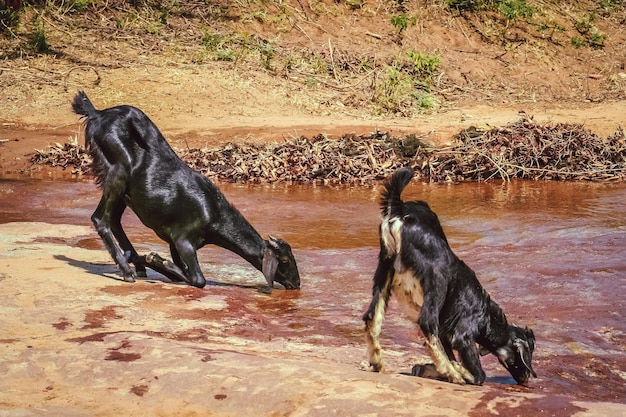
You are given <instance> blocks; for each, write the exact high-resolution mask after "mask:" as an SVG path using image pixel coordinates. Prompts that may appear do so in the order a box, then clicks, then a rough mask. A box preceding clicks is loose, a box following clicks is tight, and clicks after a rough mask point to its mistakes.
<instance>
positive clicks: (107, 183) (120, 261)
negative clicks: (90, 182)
mask: <svg viewBox="0 0 626 417" xmlns="http://www.w3.org/2000/svg"><path fill="white" fill-rule="evenodd" d="M118 172H119V169H116V166H110V167H109V173H108V174H107V178H105V179H104V181H103V182H102V197H101V198H100V202H99V203H98V207H97V208H96V211H94V212H93V214H92V215H91V221H92V222H93V225H94V227H95V228H96V231H97V232H98V235H100V238H101V239H102V241H103V242H104V245H105V246H106V248H107V250H108V251H109V253H110V254H111V257H112V258H113V260H114V261H115V263H116V264H117V265H118V266H119V268H120V269H121V271H122V276H123V277H124V281H127V282H135V278H136V275H135V272H134V271H133V270H132V269H131V267H130V265H129V263H128V262H129V260H130V258H131V257H132V252H134V249H132V251H131V249H130V248H132V245H131V244H130V242H129V241H128V238H127V237H126V234H125V233H124V232H123V231H122V226H121V223H120V219H121V217H122V213H123V212H124V209H125V208H126V203H125V202H124V193H125V184H126V181H125V180H124V176H123V175H119V174H118ZM116 235H117V236H120V237H121V236H122V235H123V239H122V242H119V241H116V238H117V236H116ZM120 244H123V245H124V246H125V247H124V251H126V252H127V253H124V251H123V250H122V248H120ZM126 245H128V246H126ZM135 254H136V252H135ZM144 270H145V269H144Z"/></svg>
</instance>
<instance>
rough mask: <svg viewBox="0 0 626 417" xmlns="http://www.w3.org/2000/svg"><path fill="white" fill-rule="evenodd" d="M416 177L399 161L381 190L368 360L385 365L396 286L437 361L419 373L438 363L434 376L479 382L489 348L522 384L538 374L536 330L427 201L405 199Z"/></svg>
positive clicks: (418, 370)
mask: <svg viewBox="0 0 626 417" xmlns="http://www.w3.org/2000/svg"><path fill="white" fill-rule="evenodd" d="M412 177H413V170H412V169H410V168H401V169H399V170H398V171H396V172H395V173H394V174H393V175H392V176H391V178H390V179H389V180H388V181H387V183H386V184H385V190H384V191H383V193H382V196H381V201H380V205H381V209H382V222H381V225H380V229H379V235H380V255H379V259H378V267H377V269H376V273H375V275H374V286H373V298H372V301H371V303H370V305H369V308H368V310H367V312H366V313H365V314H364V316H363V320H364V321H365V331H366V338H367V344H368V350H369V361H370V365H371V366H372V367H373V369H374V370H375V371H381V370H382V369H383V360H382V355H381V346H380V343H379V341H378V338H379V335H380V331H381V328H382V323H383V319H384V315H385V310H386V308H387V303H388V301H389V298H390V296H391V294H392V293H393V294H394V295H395V297H396V298H397V299H398V301H399V302H400V304H401V305H402V306H403V308H404V310H405V312H406V313H407V315H408V316H409V318H410V319H411V320H412V321H414V322H416V323H417V324H418V325H419V327H420V328H421V330H422V332H423V333H424V336H425V338H426V346H427V349H428V351H429V354H430V356H431V358H432V360H433V362H434V363H433V364H432V365H426V366H424V367H420V366H417V365H416V367H414V369H413V373H414V374H417V375H418V376H424V375H423V371H424V370H426V371H427V373H429V372H430V371H432V367H433V366H434V368H435V369H436V372H435V375H431V376H432V377H437V378H440V379H445V380H447V381H449V382H454V383H457V384H465V383H469V384H476V385H482V383H483V382H484V381H485V372H484V371H483V369H482V367H481V364H480V355H479V354H487V353H492V354H494V355H495V356H496V357H497V358H498V359H499V361H500V363H501V364H502V365H503V366H504V367H505V368H506V369H507V370H508V371H509V372H510V373H511V375H512V376H513V378H514V379H515V380H516V381H517V383H519V384H525V383H526V382H527V381H528V379H529V378H530V374H532V375H533V376H534V377H535V378H536V377H537V375H536V374H535V371H533V368H532V365H531V360H532V353H533V350H534V348H535V336H534V334H533V332H532V330H530V329H529V328H524V329H522V328H520V327H517V326H514V325H510V324H508V322H507V319H506V317H505V315H504V313H503V312H502V310H501V309H500V307H498V305H497V304H496V303H495V302H494V301H492V300H491V298H490V297H489V295H488V294H487V292H486V291H485V290H484V289H483V288H482V286H481V285H480V283H479V282H478V279H477V278H476V275H475V274H474V272H473V271H472V270H471V269H470V268H469V267H468V266H467V265H466V264H465V263H464V262H463V261H461V260H460V259H459V258H458V257H457V256H456V255H455V254H454V253H453V252H452V250H451V249H450V246H449V245H448V241H447V239H446V236H445V235H444V233H443V229H442V227H441V224H440V223H439V220H438V218H437V215H436V214H435V213H434V212H433V211H432V210H431V209H430V207H429V206H428V204H427V203H425V202H423V201H411V202H403V201H402V199H401V197H400V194H401V193H402V190H403V189H404V187H406V185H407V184H408V183H409V182H410V181H411V178H412ZM479 347H480V348H479ZM454 350H456V351H457V352H458V354H459V357H460V362H457V360H456V357H455V355H454ZM429 369H430V370H429Z"/></svg>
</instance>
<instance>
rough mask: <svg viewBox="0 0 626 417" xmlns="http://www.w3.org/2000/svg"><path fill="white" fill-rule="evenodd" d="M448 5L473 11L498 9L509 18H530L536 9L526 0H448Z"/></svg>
mask: <svg viewBox="0 0 626 417" xmlns="http://www.w3.org/2000/svg"><path fill="white" fill-rule="evenodd" d="M446 2H447V4H448V7H450V8H453V9H458V10H466V11H471V12H478V11H498V12H500V13H502V14H503V15H504V16H505V17H506V18H507V19H508V20H513V19H517V18H520V17H524V18H530V17H532V16H533V13H534V9H533V8H532V7H531V6H529V5H528V4H527V3H526V0H447V1H446Z"/></svg>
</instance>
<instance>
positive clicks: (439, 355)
mask: <svg viewBox="0 0 626 417" xmlns="http://www.w3.org/2000/svg"><path fill="white" fill-rule="evenodd" d="M423 282H426V283H430V284H431V285H429V286H428V287H426V288H424V304H423V305H422V310H421V311H420V316H419V318H418V320H417V322H418V325H419V326H420V328H421V329H422V333H424V336H425V337H426V347H427V348H428V352H429V354H430V357H431V358H432V360H433V362H434V365H435V368H436V369H437V372H438V373H439V374H440V375H442V376H443V377H445V378H447V379H448V381H449V382H453V383H455V384H465V383H466V382H469V383H471V384H473V383H474V377H473V376H472V375H471V374H470V373H469V371H467V370H466V369H465V368H463V366H462V365H461V364H460V363H458V362H456V361H455V360H454V354H453V352H452V349H451V346H450V345H449V344H448V343H447V342H446V346H445V347H444V345H443V343H442V342H441V339H440V338H439V312H440V311H441V308H442V306H443V304H444V302H445V296H446V289H445V288H441V287H439V286H438V284H437V283H440V282H442V280H439V279H438V277H437V275H436V274H433V275H430V276H425V277H424V279H423Z"/></svg>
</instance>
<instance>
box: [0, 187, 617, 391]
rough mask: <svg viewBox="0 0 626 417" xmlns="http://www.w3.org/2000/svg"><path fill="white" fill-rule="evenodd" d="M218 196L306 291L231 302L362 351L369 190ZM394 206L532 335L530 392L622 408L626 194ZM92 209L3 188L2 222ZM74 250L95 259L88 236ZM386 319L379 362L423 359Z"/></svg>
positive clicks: (426, 192)
mask: <svg viewBox="0 0 626 417" xmlns="http://www.w3.org/2000/svg"><path fill="white" fill-rule="evenodd" d="M220 187H221V188H222V190H223V192H224V193H225V194H226V196H227V198H228V199H229V200H230V201H231V202H233V203H234V204H235V205H236V206H237V207H238V208H239V209H240V210H241V212H242V213H243V214H244V215H245V216H246V217H247V218H248V220H249V221H250V222H251V223H252V224H253V225H254V226H255V227H256V228H257V230H259V232H260V233H261V234H262V235H264V236H267V234H272V235H275V236H278V237H281V238H283V239H285V240H287V241H288V242H289V243H290V244H291V245H292V246H293V248H294V253H295V256H296V258H297V260H298V263H299V267H300V272H301V275H302V287H303V288H302V291H299V292H298V291H296V292H281V291H275V292H274V294H273V295H272V296H270V297H266V296H263V297H258V296H257V295H256V293H255V292H254V291H252V290H248V289H243V290H241V291H239V292H237V293H236V296H233V297H232V300H231V302H233V303H235V300H238V302H239V304H238V305H239V306H240V307H237V308H242V309H244V308H245V309H246V310H247V311H256V312H259V313H265V314H267V315H268V316H273V317H276V316H278V317H277V321H276V323H274V324H275V326H277V329H278V328H281V329H283V330H282V331H283V333H282V335H283V336H285V337H288V335H289V334H290V333H292V334H298V335H299V336H304V337H308V338H309V340H313V341H316V343H322V344H329V345H337V346H342V345H357V346H362V347H363V349H364V348H365V347H364V344H363V341H362V325H361V321H360V315H361V314H362V312H363V310H364V308H365V306H366V304H367V302H368V301H369V294H370V290H371V282H370V281H371V276H372V274H373V271H374V268H375V266H376V257H377V255H378V234H377V227H378V223H379V219H380V214H379V208H378V195H379V192H380V189H379V187H368V188H366V187H337V188H329V187H319V186H318V187H315V186H297V185H271V186H269V185H268V186H263V185H241V184H220ZM403 196H404V199H424V200H426V201H428V202H429V204H430V205H431V207H432V208H433V209H434V210H435V211H436V212H437V213H438V215H439V217H440V220H441V222H442V224H443V226H444V229H445V231H446V233H447V235H448V237H449V240H450V244H451V246H452V247H453V249H454V250H455V252H457V254H458V255H459V256H460V257H461V258H462V259H464V260H465V261H466V262H467V263H468V264H469V265H470V266H471V267H472V268H473V269H474V270H475V271H476V272H477V274H478V276H479V278H480V280H481V281H482V283H483V285H484V286H485V288H486V289H487V290H488V291H489V292H490V293H491V295H492V296H493V298H494V299H495V300H496V301H497V302H498V303H499V304H500V305H501V306H502V307H503V308H504V310H505V312H506V313H507V315H508V316H509V318H510V319H511V321H514V322H518V323H519V324H523V325H529V326H531V327H532V328H533V329H534V330H535V334H536V335H537V339H538V342H537V344H538V348H537V352H536V359H535V360H536V366H535V369H536V370H537V372H538V373H539V374H540V379H539V380H538V381H537V382H536V385H535V389H536V390H537V392H545V393H552V394H567V395H573V396H574V397H575V398H580V399H587V400H606V401H619V402H626V387H625V386H626V384H625V382H626V361H625V360H624V358H625V356H624V354H625V353H626V324H625V322H624V317H625V316H626V307H625V305H624V302H623V300H624V299H625V298H626V285H625V284H626V256H625V253H624V247H625V245H626V216H625V215H624V209H623V205H624V201H626V185H621V184H595V183H544V182H512V183H510V184H502V183H495V182H493V183H487V184H485V183H480V184H475V183H472V184H460V185H431V184H411V185H410V186H409V187H408V188H407V189H406V190H405V192H404V195H403ZM99 197H100V191H99V190H98V189H97V187H96V186H95V185H94V184H93V183H92V182H90V181H85V182H54V181H14V180H0V223H5V222H16V221H43V222H49V223H70V224H80V225H90V224H91V222H90V220H89V217H90V215H91V213H92V211H93V210H94V208H95V207H96V205H97V203H98V200H99ZM123 223H124V225H125V228H126V230H127V233H128V235H129V237H130V239H131V240H132V241H133V242H134V243H135V246H136V247H137V249H138V250H139V251H140V252H147V251H150V250H156V251H159V252H162V253H163V254H166V253H167V247H166V245H165V244H164V243H163V242H161V241H160V240H159V239H158V238H156V236H155V235H154V233H152V232H151V231H150V230H148V229H146V228H145V227H143V226H142V225H141V224H140V222H139V221H138V220H137V218H136V217H135V216H134V215H133V214H132V213H130V212H129V213H127V214H125V217H124V219H123ZM76 244H77V245H79V246H81V247H86V248H91V249H98V250H103V249H102V246H101V244H100V243H99V240H98V238H97V235H96V234H95V232H94V234H93V236H85V237H83V238H81V239H80V240H79V241H78V242H76ZM199 258H200V261H201V263H202V266H203V269H204V270H205V274H206V275H207V277H210V279H212V280H216V281H219V282H224V283H228V282H232V283H244V284H251V285H253V284H254V283H257V282H258V283H262V282H263V278H262V276H260V275H259V274H258V272H257V271H255V270H254V269H252V268H251V267H250V266H249V265H247V264H246V263H245V262H244V261H242V260H241V259H240V258H238V257H236V256H235V255H233V254H231V253H230V252H227V251H225V250H222V249H219V248H208V247H207V248H205V249H202V250H201V251H200V252H199ZM207 291H211V289H210V288H208V289H207ZM233 308H236V307H235V304H233ZM390 308H391V310H392V312H391V313H390V314H389V315H388V320H387V321H386V324H385V328H384V332H383V334H384V337H383V339H382V341H383V343H384V344H385V346H386V349H391V350H394V349H395V350H397V351H398V352H409V353H408V354H407V358H406V359H405V360H406V361H409V360H411V352H416V354H417V352H419V351H420V349H421V346H420V345H421V339H420V336H419V333H418V332H417V331H416V330H415V327H414V326H412V325H411V324H410V323H407V322H405V321H404V319H403V318H401V316H400V313H399V310H394V309H395V307H394V305H392V306H391V307H390ZM281 317H282V318H284V319H285V320H286V323H287V324H286V325H285V324H284V323H285V320H282V321H281V320H280V318H281ZM272 323H273V322H272ZM277 329H274V330H273V331H278V330H277ZM247 336H248V337H252V336H251V335H247ZM422 353H424V352H423V349H422ZM486 368H487V372H488V374H490V376H491V377H492V378H498V377H499V376H502V375H507V373H506V371H505V370H503V369H501V368H500V367H499V365H497V363H495V364H493V365H492V366H489V365H487V366H486ZM403 370H404V371H406V370H407V369H398V371H399V372H400V371H403ZM492 380H493V379H492Z"/></svg>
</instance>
